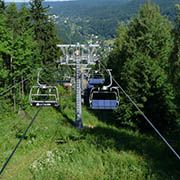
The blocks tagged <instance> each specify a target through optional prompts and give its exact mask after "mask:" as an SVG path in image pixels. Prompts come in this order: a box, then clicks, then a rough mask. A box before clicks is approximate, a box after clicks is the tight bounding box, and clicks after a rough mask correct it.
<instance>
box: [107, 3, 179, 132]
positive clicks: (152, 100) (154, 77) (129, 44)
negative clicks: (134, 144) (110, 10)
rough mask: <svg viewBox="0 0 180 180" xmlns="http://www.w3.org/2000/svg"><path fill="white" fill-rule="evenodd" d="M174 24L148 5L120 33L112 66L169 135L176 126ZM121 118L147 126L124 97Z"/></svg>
mask: <svg viewBox="0 0 180 180" xmlns="http://www.w3.org/2000/svg"><path fill="white" fill-rule="evenodd" d="M171 30H172V26H171V23H170V22H169V21H168V20H167V19H166V18H165V17H163V16H161V14H160V10H159V8H158V7H157V6H156V5H154V4H151V3H146V4H145V5H143V6H142V8H141V9H140V11H139V13H138V15H137V16H136V17H135V18H134V19H132V20H131V22H130V23H129V24H128V25H127V26H126V27H120V29H119V30H118V35H117V39H116V42H115V47H114V50H113V52H112V53H111V55H110V58H109V63H108V64H109V66H110V67H111V68H112V69H113V72H115V78H117V80H118V81H119V83H120V84H121V85H122V86H123V87H124V88H125V90H126V91H127V93H128V94H129V95H130V96H131V97H132V98H133V99H134V100H135V102H136V103H137V104H138V106H139V107H140V108H141V109H142V110H143V111H144V112H145V113H146V114H147V115H148V116H149V117H150V118H151V119H152V121H153V122H154V123H155V124H156V125H158V128H160V129H162V130H164V131H166V130H168V132H170V129H173V128H174V126H175V125H176V118H175V117H176V115H177V114H176V106H175V104H174V92H173V88H172V85H171V84H170V83H169V76H168V72H169V68H170V64H169V57H170V55H171V52H172V48H173V38H172V35H171ZM120 103H121V104H120V107H119V109H118V111H117V115H118V118H119V119H120V120H121V122H122V123H124V124H130V122H135V123H134V124H136V125H138V126H139V125H140V127H141V128H142V127H145V124H143V123H142V122H144V120H142V118H141V117H140V116H139V113H138V112H137V111H136V109H134V107H133V106H132V105H131V104H130V102H128V101H127V99H126V98H124V95H123V94H121V101H120Z"/></svg>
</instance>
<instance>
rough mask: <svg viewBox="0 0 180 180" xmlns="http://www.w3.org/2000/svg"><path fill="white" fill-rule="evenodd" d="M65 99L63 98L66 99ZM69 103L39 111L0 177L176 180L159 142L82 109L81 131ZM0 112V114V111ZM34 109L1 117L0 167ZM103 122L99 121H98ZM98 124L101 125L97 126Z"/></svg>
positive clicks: (176, 172)
mask: <svg viewBox="0 0 180 180" xmlns="http://www.w3.org/2000/svg"><path fill="white" fill-rule="evenodd" d="M66 95H68V94H66ZM73 106H74V105H73V101H72V98H71V97H69V98H68V99H67V98H65V99H64V100H63V99H62V100H61V110H55V109H52V108H42V110H41V112H40V114H39V115H38V117H37V119H36V122H35V123H34V124H33V126H32V128H31V129H30V131H29V132H28V134H27V136H26V138H25V140H23V142H22V144H21V145H20V148H19V149H18V150H17V152H16V154H15V155H14V156H13V158H12V160H11V161H10V163H9V164H8V166H7V169H6V170H5V171H4V173H3V175H2V179H4V180H11V179H12V180H14V179H18V180H21V179H22V180H23V179H27V180H28V179H47V180H49V179H53V180H54V179H82V180H83V179H84V177H86V179H144V180H145V179H162V180H164V179H172V178H173V179H178V177H180V171H179V166H178V163H179V162H178V161H177V160H176V159H175V158H174V157H173V155H172V153H171V152H170V151H169V150H168V149H167V148H166V147H165V146H164V144H163V143H162V142H160V141H159V139H156V138H153V137H152V136H146V135H141V134H140V133H138V132H134V131H131V130H126V129H122V128H117V127H116V126H115V125H113V124H109V123H110V122H109V121H108V118H106V117H108V116H107V114H104V115H101V117H99V119H97V117H96V116H95V115H94V114H93V112H89V111H87V110H86V109H85V108H84V109H83V121H84V125H85V128H84V129H83V130H81V131H78V130H76V129H75V128H74V127H73V126H72V125H71V123H72V121H73V119H74V108H73ZM1 110H2V109H1ZM36 110H37V109H36V108H31V107H29V108H27V111H26V113H24V112H23V111H21V112H19V115H15V114H14V113H10V111H9V112H8V113H3V114H2V116H1V117H0V131H1V137H0V144H1V147H0V148H1V151H0V164H1V165H2V163H3V162H4V161H5V159H6V158H7V156H8V155H9V154H10V152H11V151H12V148H13V147H14V146H15V144H16V143H17V141H18V139H19V138H20V137H21V134H22V132H23V131H24V129H25V127H26V126H27V124H28V123H29V121H30V117H32V116H33V115H34V113H35V111H36ZM104 118H105V119H106V121H105V120H103V119H104ZM102 120H103V121H102Z"/></svg>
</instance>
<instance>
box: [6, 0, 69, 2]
mask: <svg viewBox="0 0 180 180" xmlns="http://www.w3.org/2000/svg"><path fill="white" fill-rule="evenodd" d="M28 1H29V0H5V2H28ZM45 1H70V0H45Z"/></svg>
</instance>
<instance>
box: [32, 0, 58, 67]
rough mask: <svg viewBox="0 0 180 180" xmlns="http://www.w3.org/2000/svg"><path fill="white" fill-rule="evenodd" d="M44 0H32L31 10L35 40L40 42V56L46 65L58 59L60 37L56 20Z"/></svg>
mask: <svg viewBox="0 0 180 180" xmlns="http://www.w3.org/2000/svg"><path fill="white" fill-rule="evenodd" d="M42 2H43V0H32V1H31V2H30V6H31V8H30V12H31V18H32V23H33V28H34V33H35V40H36V41H37V42H38V44H39V49H40V56H41V59H42V63H43V64H44V65H46V64H49V63H52V62H54V61H55V60H56V59H57V56H58V55H57V53H58V48H57V47H56V44H57V43H58V38H57V35H56V31H55V24H54V21H53V20H52V19H51V18H50V15H48V7H46V8H45V7H43V5H42Z"/></svg>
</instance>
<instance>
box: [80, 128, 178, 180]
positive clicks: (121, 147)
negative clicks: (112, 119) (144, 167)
mask: <svg viewBox="0 0 180 180" xmlns="http://www.w3.org/2000/svg"><path fill="white" fill-rule="evenodd" d="M83 133H84V135H85V136H88V135H91V138H90V143H91V144H94V145H95V146H96V147H97V149H100V150H103V149H109V148H110V149H114V150H115V151H119V152H120V151H131V152H134V153H136V154H138V155H140V156H142V157H143V159H145V161H147V162H148V165H149V167H150V168H151V169H152V170H153V171H154V172H156V173H159V174H161V173H163V174H165V175H167V176H168V177H173V178H171V179H178V177H180V162H179V160H177V159H175V157H174V155H173V154H172V153H171V152H170V150H169V149H167V148H166V147H165V145H164V144H163V143H161V142H158V141H157V140H155V138H152V137H145V136H142V135H138V134H134V135H133V134H132V133H133V132H132V131H129V132H128V131H126V130H118V129H116V128H113V127H100V126H97V127H94V128H92V129H85V130H84V131H83Z"/></svg>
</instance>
